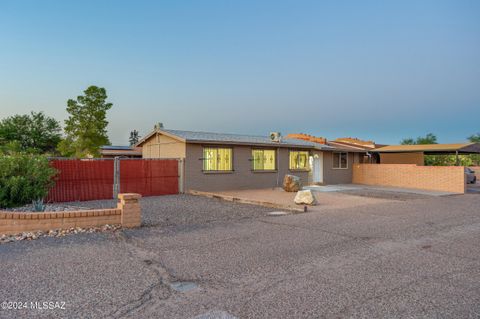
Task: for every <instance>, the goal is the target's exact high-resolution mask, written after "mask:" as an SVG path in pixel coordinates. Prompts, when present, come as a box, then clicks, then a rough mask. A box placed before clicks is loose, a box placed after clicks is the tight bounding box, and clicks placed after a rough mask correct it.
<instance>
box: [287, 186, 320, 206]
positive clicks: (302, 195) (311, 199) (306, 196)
mask: <svg viewBox="0 0 480 319" xmlns="http://www.w3.org/2000/svg"><path fill="white" fill-rule="evenodd" d="M293 201H294V202H295V204H303V205H312V206H313V205H315V204H316V203H317V199H316V198H315V196H314V195H313V193H312V191H311V190H309V189H307V190H304V191H298V192H297V195H296V196H295V199H294V200H293Z"/></svg>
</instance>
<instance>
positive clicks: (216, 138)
mask: <svg viewBox="0 0 480 319" xmlns="http://www.w3.org/2000/svg"><path fill="white" fill-rule="evenodd" d="M155 133H161V134H164V135H166V136H169V137H172V138H175V139H177V140H180V141H182V142H186V143H210V144H236V145H258V146H272V147H294V148H308V149H325V150H333V149H334V148H333V147H330V146H327V145H320V144H318V143H312V142H309V141H303V140H296V139H288V138H282V139H281V141H280V142H275V141H272V140H271V139H270V137H269V136H256V135H243V134H226V133H213V132H194V131H181V130H167V129H157V130H154V131H153V132H151V133H150V134H148V135H147V136H145V137H144V138H143V139H142V140H140V141H139V142H138V143H137V145H136V146H140V145H142V144H143V143H144V142H145V141H146V140H148V139H149V138H150V137H151V136H153V135H154V134H155Z"/></svg>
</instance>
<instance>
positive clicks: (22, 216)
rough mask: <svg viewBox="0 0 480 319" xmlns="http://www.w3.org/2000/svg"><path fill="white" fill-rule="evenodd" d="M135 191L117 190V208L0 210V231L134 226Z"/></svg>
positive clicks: (137, 223) (137, 211) (137, 220)
mask: <svg viewBox="0 0 480 319" xmlns="http://www.w3.org/2000/svg"><path fill="white" fill-rule="evenodd" d="M140 197H141V196H140V195H139V194H119V195H118V198H119V203H118V206H117V208H110V209H93V210H78V211H69V212H43V213H36V212H8V211H2V212H0V235H2V234H6V235H8V234H16V233H21V232H28V231H38V230H43V231H48V230H52V229H65V228H71V227H82V228H85V227H95V226H102V225H106V224H110V225H112V224H117V225H120V224H121V225H122V226H123V227H138V226H140V223H141V211H140V203H139V202H138V200H139V198H140Z"/></svg>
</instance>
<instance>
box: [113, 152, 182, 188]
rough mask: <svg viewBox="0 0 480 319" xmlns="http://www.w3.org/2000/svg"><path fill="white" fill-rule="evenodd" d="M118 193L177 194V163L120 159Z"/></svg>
mask: <svg viewBox="0 0 480 319" xmlns="http://www.w3.org/2000/svg"><path fill="white" fill-rule="evenodd" d="M120 192H121V193H138V194H141V195H142V196H156V195H168V194H178V161H177V160H176V159H120Z"/></svg>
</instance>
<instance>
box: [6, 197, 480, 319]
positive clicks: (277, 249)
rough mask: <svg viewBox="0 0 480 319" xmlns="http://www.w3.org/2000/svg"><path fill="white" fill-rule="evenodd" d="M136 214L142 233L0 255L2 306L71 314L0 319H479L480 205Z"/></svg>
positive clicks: (202, 208) (184, 200) (158, 203)
mask: <svg viewBox="0 0 480 319" xmlns="http://www.w3.org/2000/svg"><path fill="white" fill-rule="evenodd" d="M112 203H113V202H112V201H105V202H95V205H99V206H101V205H111V204H112ZM85 204H86V203H81V205H85ZM87 204H88V205H90V206H91V204H92V203H87ZM142 205H143V207H144V223H145V225H146V226H147V227H142V228H139V229H131V230H123V231H120V232H116V233H103V234H102V233H100V234H81V235H73V236H67V237H62V238H42V239H39V240H35V241H32V242H15V243H8V244H4V245H0V257H1V258H0V267H1V271H2V275H1V276H0V287H1V289H0V301H12V302H14V301H16V302H18V301H21V302H32V301H33V302H44V301H47V302H48V301H52V302H65V309H64V310H62V309H54V310H48V309H46V310H38V309H22V310H13V309H10V310H8V309H7V310H2V309H0V317H1V318H36V317H42V318H65V317H76V318H87V317H88V318H234V317H236V318H319V317H325V318H352V317H354V318H419V317H421V318H478V317H480V248H479V245H478V243H479V242H480V211H479V208H478V207H480V196H478V195H474V194H470V195H462V196H448V197H438V198H419V199H415V200H405V201H390V202H388V203H382V204H372V205H364V206H361V207H357V208H355V209H352V208H342V209H336V210H328V211H325V212H312V213H306V214H294V215H287V216H282V217H269V216H266V213H267V212H268V211H269V209H266V208H262V207H257V206H251V205H241V204H235V203H231V202H222V201H219V200H214V199H207V198H202V197H193V196H188V195H182V196H165V197H158V198H144V199H142ZM209 316H210V317H209Z"/></svg>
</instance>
